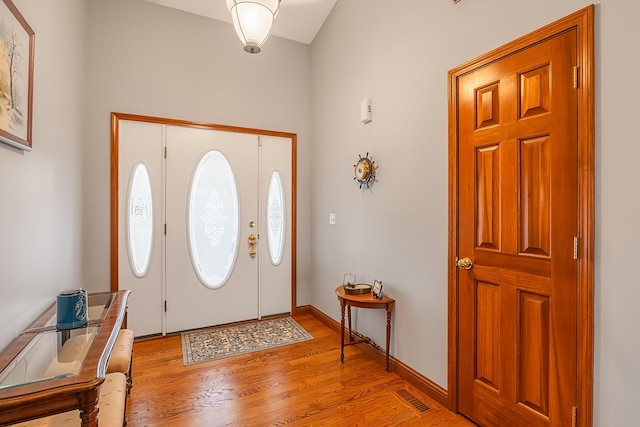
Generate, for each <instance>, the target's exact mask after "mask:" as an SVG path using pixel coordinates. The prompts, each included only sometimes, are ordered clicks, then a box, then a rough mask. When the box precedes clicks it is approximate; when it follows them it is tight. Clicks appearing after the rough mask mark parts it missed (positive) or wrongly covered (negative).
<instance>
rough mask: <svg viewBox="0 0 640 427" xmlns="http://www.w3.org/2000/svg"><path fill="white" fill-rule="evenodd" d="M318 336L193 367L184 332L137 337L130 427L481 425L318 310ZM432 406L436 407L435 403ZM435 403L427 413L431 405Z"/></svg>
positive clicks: (313, 328) (306, 318) (313, 329)
mask: <svg viewBox="0 0 640 427" xmlns="http://www.w3.org/2000/svg"><path fill="white" fill-rule="evenodd" d="M295 320H296V321H297V322H298V323H299V324H300V325H301V326H302V327H303V328H305V329H306V330H307V331H308V332H309V333H310V334H311V335H312V336H313V337H314V339H313V340H310V341H306V342H302V343H298V344H292V345H287V346H284V347H278V348H274V349H270V350H264V351H260V352H255V353H251V354H246V355H240V356H235V357H230V358H226V359H221V360H217V361H212V362H206V363H201V364H198V365H191V366H186V367H185V366H183V362H182V349H181V341H180V335H179V334H175V335H171V336H168V337H164V338H155V339H147V340H140V341H136V342H135V344H134V353H133V354H134V356H133V368H132V372H133V389H132V390H131V396H130V397H129V400H128V403H127V404H128V406H127V418H128V425H129V427H141V426H144V427H151V426H181V427H182V426H185V427H186V426H207V427H209V426H211V427H216V426H241V427H248V426H286V427H289V426H331V427H343V426H452V427H457V426H474V424H473V423H471V422H469V421H468V420H467V419H465V418H464V417H462V416H460V415H456V414H453V413H451V412H449V411H447V410H446V409H444V408H442V407H441V406H440V405H438V404H437V403H436V402H435V401H433V400H432V399H430V398H429V397H428V396H427V395H425V394H424V393H421V392H420V391H418V390H417V389H416V388H415V387H413V386H411V385H410V384H409V383H408V382H406V381H404V380H402V379H401V378H400V377H398V376H397V375H396V374H394V373H393V372H392V373H387V372H386V371H385V369H384V366H383V365H381V364H380V363H378V362H375V361H374V360H373V359H371V357H370V356H368V355H366V354H365V353H363V352H362V351H361V350H360V349H359V347H360V346H362V345H366V344H359V345H356V346H347V347H345V363H344V364H341V363H340V336H339V334H338V333H336V332H335V331H333V330H332V329H330V328H329V327H327V326H326V325H325V324H323V323H322V322H320V321H319V320H318V319H316V318H315V317H313V316H312V315H310V314H304V315H300V316H296V317H295ZM426 407H429V409H426ZM425 409H426V410H425Z"/></svg>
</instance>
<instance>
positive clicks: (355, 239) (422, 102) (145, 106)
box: [0, 0, 640, 427]
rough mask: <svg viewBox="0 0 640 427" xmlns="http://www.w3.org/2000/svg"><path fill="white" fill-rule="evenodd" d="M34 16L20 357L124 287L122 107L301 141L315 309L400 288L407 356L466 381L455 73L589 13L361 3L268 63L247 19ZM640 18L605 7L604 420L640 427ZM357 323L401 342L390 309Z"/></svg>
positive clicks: (0, 234)
mask: <svg viewBox="0 0 640 427" xmlns="http://www.w3.org/2000/svg"><path fill="white" fill-rule="evenodd" d="M16 4H17V5H18V7H19V8H20V10H21V11H22V13H23V14H24V15H25V17H26V18H27V20H28V21H29V23H30V24H31V25H32V26H33V27H34V30H35V31H36V79H35V102H34V106H35V109H34V151H33V152H30V153H22V152H20V151H17V150H15V149H12V148H11V147H8V146H6V145H4V144H2V145H0V200H1V203H2V207H1V209H0V296H1V298H0V324H2V325H4V326H3V327H2V328H0V347H4V345H6V344H7V343H8V342H9V341H10V340H11V339H12V338H13V337H14V336H15V334H17V333H18V332H19V331H20V329H22V328H23V327H25V326H26V325H27V324H28V323H29V322H30V321H31V320H33V318H34V317H35V316H36V314H37V313H39V312H40V311H42V310H43V309H44V308H45V307H46V305H48V304H49V303H50V302H51V301H52V299H53V297H54V296H55V294H56V292H57V291H58V290H59V289H61V288H65V287H70V286H77V285H78V284H84V285H85V286H86V287H88V288H89V289H91V290H105V289H108V286H109V230H108V228H109V113H110V112H111V111H121V112H127V113H137V114H145V115H157V116H165V117H173V118H181V119H188V120H201V121H207V122H217V123H224V124H231V125H238V126H249V127H258V128H266V129H273V130H282V131H289V132H296V133H298V135H299V157H298V161H299V187H298V188H299V206H298V212H299V234H298V237H299V240H298V248H299V257H298V262H299V278H298V283H299V285H300V288H301V290H300V298H299V303H300V304H306V303H311V304H313V305H314V306H316V307H317V308H319V309H320V310H322V311H324V312H326V313H328V314H330V315H331V316H333V317H334V319H339V312H338V304H337V301H336V299H335V296H334V295H333V289H334V288H335V286H337V284H338V283H339V282H340V281H341V279H342V275H343V273H345V272H348V271H352V272H355V273H357V274H358V277H359V278H360V279H362V280H363V281H370V280H372V279H374V278H378V279H380V280H383V282H384V285H385V290H387V291H388V292H389V293H392V294H393V296H394V297H395V298H396V299H397V300H398V305H397V312H396V314H395V315H394V331H393V343H392V352H393V354H394V355H395V356H396V357H398V358H399V359H400V360H402V361H403V362H405V363H407V364H408V365H409V366H411V367H412V368H414V369H416V370H417V371H418V372H420V373H422V374H423V375H425V376H427V377H428V378H430V379H432V380H433V381H435V382H436V383H438V384H440V385H442V386H445V387H446V385H447V384H446V336H447V335H446V334H447V323H446V322H447V318H446V316H447V313H446V298H447V295H446V286H447V277H446V262H447V259H446V250H447V233H446V227H447V213H446V209H447V182H446V180H447V123H446V122H447V117H446V108H447V93H446V86H447V81H446V75H447V70H449V69H450V68H453V67H455V66H457V65H459V64H461V63H463V62H465V61H467V60H469V59H471V58H473V57H475V56H477V55H479V54H481V53H483V52H486V51H488V50H490V49H492V48H494V47H497V46H499V45H501V44H504V43H506V42H508V41H510V40H512V39H514V38H516V37H518V36H521V35H523V34H525V33H527V32H530V31H532V30H534V29H536V28H539V27H541V26H543V25H545V24H547V23H549V22H552V21H554V20H556V19H559V18H561V17H563V16H565V15H567V14H569V13H571V12H573V11H575V10H578V9H580V8H582V7H584V6H586V3H583V2H582V1H578V0H565V1H563V2H557V1H553V0H540V1H536V2H528V3H527V2H524V1H521V2H514V1H511V0H484V1H482V2H478V1H472V0H462V1H461V2H460V3H458V4H457V5H454V4H453V2H452V1H449V0H439V1H429V2H426V1H424V0H405V1H403V2H388V1H383V0H341V1H339V2H338V4H337V6H336V8H335V10H334V11H333V13H332V15H331V16H330V19H329V20H328V22H327V23H326V24H325V26H324V28H323V29H322V31H321V33H320V35H319V36H318V37H317V38H316V40H315V41H314V43H313V45H312V47H311V48H309V47H308V46H304V45H300V44H297V43H294V42H290V41H287V40H283V39H279V38H277V37H273V38H271V39H270V40H269V42H268V45H267V46H266V47H265V49H264V51H263V52H262V53H261V54H260V55H259V56H249V55H246V54H244V53H243V52H242V49H241V47H240V46H239V42H238V40H237V39H236V38H235V34H234V32H233V29H232V28H231V26H229V25H228V24H223V23H218V22H213V21H210V20H207V19H204V18H199V17H196V16H192V15H188V14H183V13H180V12H176V11H173V10H170V9H165V8H162V7H160V6H156V5H152V4H147V3H145V2H142V1H131V0H128V1H125V0H85V1H82V0H56V1H55V2H52V1H50V0H16ZM85 9H86V11H85ZM638 16H640V3H638V2H636V1H635V0H615V1H614V0H603V1H601V2H600V3H599V4H598V5H597V8H596V70H595V72H596V115H597V117H596V168H597V170H596V192H597V193H596V215H597V219H596V239H597V240H596V283H595V286H596V307H595V309H596V341H595V344H596V349H595V357H596V366H595V372H594V375H595V423H594V424H595V425H596V426H603V427H604V426H623V425H632V424H633V423H634V422H635V420H636V419H637V416H636V414H635V411H634V409H635V400H636V397H637V395H638V386H639V384H640V368H638V365H637V359H638V356H639V355H640V345H639V344H637V340H636V335H637V334H636V333H635V332H636V331H635V329H636V328H635V325H636V324H637V323H638V322H639V321H640V312H639V311H638V310H637V308H636V305H637V301H638V299H639V297H640V295H639V294H640V290H639V287H638V286H637V282H638V280H637V279H636V277H635V276H636V275H635V272H634V266H635V258H636V256H637V255H636V254H637V250H634V249H633V248H634V246H633V242H634V241H636V238H640V226H638V225H637V222H636V221H635V219H636V218H637V217H638V216H639V214H640V193H639V192H638V191H637V190H635V189H634V184H635V182H636V181H638V180H639V179H640V169H639V168H638V167H637V166H636V162H635V159H636V156H635V154H639V155H640V144H639V143H638V138H637V137H636V136H634V135H636V133H637V132H636V130H635V128H634V123H635V120H636V117H635V116H636V115H637V107H636V105H635V104H636V102H635V100H636V99H638V98H640V89H639V88H638V86H637V85H634V84H633V83H632V80H631V79H630V78H627V77H632V76H634V75H635V71H636V70H637V69H638V68H640V57H639V55H638V54H637V46H636V45H637V41H638V40H640V27H638V25H637V24H636V20H637V17H638ZM85 25H86V29H85V28H84V26H85ZM85 68H86V70H85ZM85 71H86V72H85ZM83 76H84V77H83ZM248 79H253V80H254V81H255V82H250V81H248ZM365 97H372V98H373V107H374V121H373V122H372V123H371V124H369V125H366V126H365V125H362V124H360V123H359V105H360V101H361V100H362V99H363V98H365ZM83 132H84V134H83ZM312 142H313V144H312ZM367 151H369V152H370V153H371V154H372V155H373V157H374V160H376V162H377V164H379V165H380V168H379V173H378V179H379V182H377V183H376V184H375V185H374V187H373V190H372V191H364V192H363V191H361V190H358V188H357V186H356V185H355V183H354V181H353V180H352V165H353V164H354V163H355V161H356V157H357V154H359V153H360V154H365V153H366V152H367ZM312 158H313V162H311V159H312ZM330 212H335V213H336V214H337V224H336V225H335V226H329V225H328V214H329V213H330ZM310 266H313V269H311V267H310ZM311 278H312V279H313V280H312V281H311ZM356 316H357V327H358V329H359V330H361V331H362V332H363V333H365V334H367V335H369V336H371V337H372V338H373V339H374V340H375V341H376V342H378V343H383V342H384V336H383V323H382V320H381V316H380V313H362V310H360V312H358V314H357V315H356ZM8 325H9V326H8Z"/></svg>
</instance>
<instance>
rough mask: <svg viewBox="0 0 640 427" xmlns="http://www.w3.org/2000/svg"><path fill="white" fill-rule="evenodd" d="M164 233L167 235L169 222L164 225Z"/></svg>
mask: <svg viewBox="0 0 640 427" xmlns="http://www.w3.org/2000/svg"><path fill="white" fill-rule="evenodd" d="M164 235H165V236H166V235H167V224H165V225H164Z"/></svg>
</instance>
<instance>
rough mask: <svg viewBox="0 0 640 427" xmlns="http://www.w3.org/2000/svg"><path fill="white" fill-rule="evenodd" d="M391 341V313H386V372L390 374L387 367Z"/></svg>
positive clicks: (389, 366) (389, 369) (389, 367)
mask: <svg viewBox="0 0 640 427" xmlns="http://www.w3.org/2000/svg"><path fill="white" fill-rule="evenodd" d="M390 340H391V312H390V311H387V372H391V365H389V341H390Z"/></svg>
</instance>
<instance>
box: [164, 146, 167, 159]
mask: <svg viewBox="0 0 640 427" xmlns="http://www.w3.org/2000/svg"><path fill="white" fill-rule="evenodd" d="M164 158H165V159H166V158H167V147H164Z"/></svg>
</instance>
